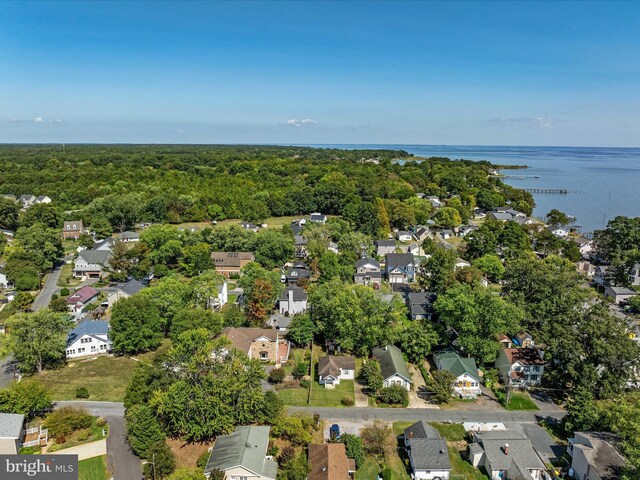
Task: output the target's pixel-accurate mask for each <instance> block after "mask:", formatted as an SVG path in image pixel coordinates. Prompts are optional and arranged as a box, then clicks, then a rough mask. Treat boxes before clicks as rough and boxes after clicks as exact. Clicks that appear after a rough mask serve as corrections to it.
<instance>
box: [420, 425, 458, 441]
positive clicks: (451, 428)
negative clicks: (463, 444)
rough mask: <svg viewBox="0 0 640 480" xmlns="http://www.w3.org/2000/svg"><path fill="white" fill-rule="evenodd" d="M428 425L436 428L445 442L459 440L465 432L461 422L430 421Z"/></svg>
mask: <svg viewBox="0 0 640 480" xmlns="http://www.w3.org/2000/svg"><path fill="white" fill-rule="evenodd" d="M429 425H431V426H432V427H433V428H435V429H436V430H438V432H439V433H440V436H441V437H442V438H444V439H446V440H447V442H460V441H462V440H464V439H465V436H466V434H467V432H466V431H465V429H464V427H463V426H462V424H461V423H430V424H429Z"/></svg>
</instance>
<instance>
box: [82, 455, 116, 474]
mask: <svg viewBox="0 0 640 480" xmlns="http://www.w3.org/2000/svg"><path fill="white" fill-rule="evenodd" d="M108 478H109V476H108V475H107V457H106V455H103V456H101V457H93V458H88V459H87V460H81V461H80V462H78V480H107V479H108Z"/></svg>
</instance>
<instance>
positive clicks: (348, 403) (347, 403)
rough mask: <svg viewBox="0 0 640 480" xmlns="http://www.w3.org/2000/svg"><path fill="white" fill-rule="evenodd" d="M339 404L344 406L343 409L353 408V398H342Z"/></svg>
mask: <svg viewBox="0 0 640 480" xmlns="http://www.w3.org/2000/svg"><path fill="white" fill-rule="evenodd" d="M340 403H342V405H344V406H345V407H353V405H354V404H355V402H354V401H353V398H349V397H344V398H343V399H342V400H340Z"/></svg>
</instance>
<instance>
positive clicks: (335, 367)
mask: <svg viewBox="0 0 640 480" xmlns="http://www.w3.org/2000/svg"><path fill="white" fill-rule="evenodd" d="M355 372H356V361H355V359H354V358H353V357H352V356H350V355H345V356H335V355H327V356H324V357H320V359H319V360H318V383H319V384H320V385H324V387H325V388H332V387H334V386H335V385H339V384H340V380H353V379H354V378H355Z"/></svg>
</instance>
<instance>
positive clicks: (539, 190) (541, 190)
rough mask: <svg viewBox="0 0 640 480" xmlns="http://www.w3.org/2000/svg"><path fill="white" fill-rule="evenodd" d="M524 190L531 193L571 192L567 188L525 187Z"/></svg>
mask: <svg viewBox="0 0 640 480" xmlns="http://www.w3.org/2000/svg"><path fill="white" fill-rule="evenodd" d="M522 190H524V191H525V192H529V193H557V194H561V195H566V194H567V193H569V190H567V189H566V188H523V189H522Z"/></svg>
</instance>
